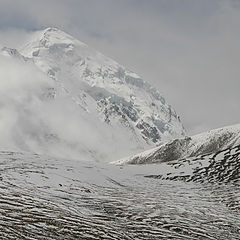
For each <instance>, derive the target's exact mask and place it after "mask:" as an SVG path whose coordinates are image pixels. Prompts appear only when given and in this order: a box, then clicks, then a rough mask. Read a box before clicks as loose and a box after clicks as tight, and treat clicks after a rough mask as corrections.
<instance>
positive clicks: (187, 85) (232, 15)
mask: <svg viewBox="0 0 240 240" xmlns="http://www.w3.org/2000/svg"><path fill="white" fill-rule="evenodd" d="M239 22H240V6H239V4H238V2H237V1H218V0H213V1H207V0H203V1H197V0H193V1H192V0H184V1H177V0H173V1H166V0H161V1H159V0H149V1H142V0H133V1H126V0H123V1H111V0H102V1H98V0H95V1H94V0H89V1H81V0H78V1H77V0H62V1H58V0H50V1H31V0H20V1H13V0H0V29H2V30H1V31H0V42H4V45H5V44H7V43H9V44H11V45H14V46H17V45H20V43H21V42H22V41H23V40H24V33H27V32H28V31H31V30H35V29H40V28H44V27H47V26H57V27H59V28H61V29H63V30H64V31H66V32H68V33H70V34H72V35H73V36H75V37H77V38H79V39H81V40H82V41H84V42H87V43H88V44H89V45H91V46H93V47H94V48H96V49H98V50H100V51H101V52H103V53H104V54H106V55H108V56H110V57H112V58H114V59H115V60H117V61H119V62H120V63H121V64H123V65H125V66H126V67H128V68H130V69H132V70H134V71H136V72H137V73H139V74H140V75H141V76H143V78H144V79H146V80H147V81H149V82H151V83H152V84H153V85H154V86H156V87H157V88H158V89H159V90H160V92H162V93H163V95H164V96H165V97H166V99H167V100H168V102H170V103H171V104H172V105H173V106H174V107H175V108H176V110H177V112H178V113H179V115H180V116H182V120H183V123H184V124H185V126H186V128H187V130H188V132H189V133H190V134H193V133H196V132H199V131H204V130H208V129H210V128H214V127H220V126H223V125H228V124H233V123H237V122H239V121H240V112H239V110H238V108H239V106H238V103H239V102H240V95H239V93H238V89H239V88H240V81H239V80H238V76H239V75H240V70H239V67H238V62H239V60H240V59H239V58H240V50H239V47H238V46H239V40H240V29H239V27H238V23H239ZM11 29H12V30H11ZM18 34H19V36H20V37H19V39H18V38H17V36H18ZM9 44H7V45H8V46H9Z"/></svg>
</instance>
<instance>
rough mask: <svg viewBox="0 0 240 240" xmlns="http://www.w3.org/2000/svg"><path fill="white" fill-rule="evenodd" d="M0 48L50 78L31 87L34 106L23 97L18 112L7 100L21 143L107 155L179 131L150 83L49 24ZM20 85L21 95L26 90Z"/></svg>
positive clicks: (55, 151)
mask: <svg viewBox="0 0 240 240" xmlns="http://www.w3.org/2000/svg"><path fill="white" fill-rule="evenodd" d="M1 55H4V56H7V57H8V59H14V61H15V62H16V64H18V65H21V67H22V66H24V67H25V68H27V67H31V69H33V68H36V69H37V70H38V72H41V74H42V75H44V79H45V80H46V79H47V80H48V83H49V84H45V83H44V84H45V86H44V87H43V88H41V91H40V92H38V95H37V96H38V97H37V100H36V101H37V102H38V104H37V106H35V105H34V104H32V105H31V100H30V101H29V102H28V103H27V104H26V106H27V107H26V108H27V111H24V112H23V113H22V112H21V113H20V112H19V111H20V110H19V109H24V106H25V105H24V106H23V107H21V108H19V107H16V106H14V107H13V109H15V110H14V111H13V113H12V114H14V115H16V121H13V122H14V123H15V125H14V126H12V127H11V129H17V130H18V132H19V131H20V133H19V134H18V137H17V138H18V141H17V142H18V144H17V147H18V148H20V149H21V150H25V151H35V152H37V153H47V154H50V155H53V156H58V157H59V156H61V157H62V156H63V157H71V158H81V159H89V158H90V159H96V160H105V161H110V160H115V159H119V158H122V157H125V156H128V155H130V154H135V153H137V152H140V151H143V150H146V149H148V148H150V147H154V146H156V145H157V144H159V143H161V142H162V141H165V140H169V139H173V138H177V137H182V136H184V135H185V131H184V128H183V126H182V123H181V122H180V118H179V116H178V115H177V114H176V112H175V111H174V109H173V108H172V107H171V106H170V105H168V104H167V103H166V101H165V99H164V98H163V97H162V96H161V95H160V94H159V93H158V91H157V90H156V89H154V88H153V87H151V86H150V85H149V84H148V83H146V82H145V81H144V80H143V79H141V78H140V77H139V76H138V75H137V74H135V73H133V72H131V71H129V70H127V69H125V68H124V67H123V66H121V65H119V64H118V63H116V62H115V61H113V60H111V59H110V58H108V57H105V56H104V55H102V54H101V53H99V52H97V51H95V50H93V49H91V48H90V47H88V46H87V45H86V44H84V43H82V42H80V41H78V40H76V39H74V38H73V37H71V36H70V35H68V34H66V33H64V32H62V31H60V30H58V29H56V28H47V29H45V30H44V31H37V32H35V33H33V34H32V36H31V37H30V39H29V40H28V42H27V43H26V44H25V45H24V46H23V47H22V48H21V49H19V51H18V50H16V49H10V48H3V49H2V51H1ZM21 67H20V68H16V69H19V71H21ZM15 71H17V70H15ZM21 72H22V71H21ZM25 72H26V71H25ZM31 73H32V71H31ZM36 75H39V73H37V74H36ZM6 78H8V76H6ZM16 78H18V73H16ZM23 78H24V79H31V78H35V74H31V75H30V76H23ZM16 82H18V83H21V81H19V80H18V79H16ZM36 86H37V84H36ZM24 89H27V88H22V90H23V93H22V95H24V94H25V95H29V92H30V91H28V90H24ZM2 91H4V89H2ZM11 96H12V95H9V96H8V97H11ZM29 99H32V98H29ZM9 102H11V104H12V103H13V101H12V100H11V99H10V100H9ZM29 106H30V107H29ZM26 114H27V115H26ZM29 115H31V118H29ZM19 119H20V120H19ZM19 121H20V122H21V124H19ZM6 122H7V120H6ZM22 126H24V127H22ZM27 126H30V127H27ZM2 128H3V129H7V128H6V127H5V126H3V127H2ZM11 129H10V130H8V131H7V130H6V131H7V132H9V131H12V130H11ZM14 134H15V133H14ZM27 140H28V141H27ZM15 142H16V141H15ZM19 143H21V144H20V146H19Z"/></svg>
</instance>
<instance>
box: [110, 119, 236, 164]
mask: <svg viewBox="0 0 240 240" xmlns="http://www.w3.org/2000/svg"><path fill="white" fill-rule="evenodd" d="M238 144H240V124H237V125H233V126H228V127H224V128H219V129H215V130H211V131H208V132H204V133H201V134H197V135H195V136H192V137H185V138H180V139H175V140H172V141H169V142H167V143H164V144H162V145H160V146H159V147H156V148H154V149H151V150H148V151H145V152H143V153H140V154H137V155H135V156H132V157H128V158H124V159H121V160H118V161H116V162H114V163H116V164H125V163H128V164H146V163H160V162H168V161H172V160H178V159H182V158H187V157H196V156H200V155H206V154H211V153H214V152H217V151H220V150H223V149H225V148H228V147H233V146H236V145H238Z"/></svg>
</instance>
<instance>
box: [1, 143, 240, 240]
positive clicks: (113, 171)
mask: <svg viewBox="0 0 240 240" xmlns="http://www.w3.org/2000/svg"><path fill="white" fill-rule="evenodd" d="M239 157H240V147H239V146H238V147H235V148H229V149H226V150H225V151H222V152H218V153H216V154H213V155H210V156H205V157H202V158H191V159H186V160H179V161H173V162H169V163H161V164H148V165H134V166H133V165H125V166H116V165H112V164H106V163H97V162H93V161H88V162H83V161H75V160H70V159H67V160H65V159H59V158H52V157H48V156H43V155H38V154H32V153H23V152H6V151H5V152H3V151H1V152H0V165H1V175H0V178H1V179H0V191H1V199H0V209H1V211H0V236H1V239H2V240H12V239H29V240H30V239H31V240H33V239H38V240H40V239H44V240H50V239H51V240H52V239H58V240H60V239H89V240H93V239H109V240H125V239H126V240H132V239H139V240H141V239H142V240H154V239H155V240H158V239H178V240H186V239H188V240H196V239H204V240H205V239H206V240H226V239H229V240H230V239H232V240H237V239H240V238H239V236H240V188H239V186H240V178H239V161H240V159H239Z"/></svg>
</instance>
